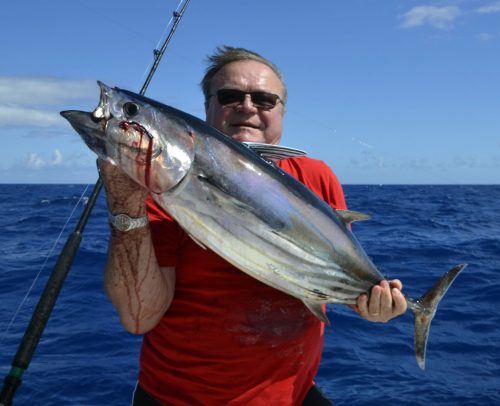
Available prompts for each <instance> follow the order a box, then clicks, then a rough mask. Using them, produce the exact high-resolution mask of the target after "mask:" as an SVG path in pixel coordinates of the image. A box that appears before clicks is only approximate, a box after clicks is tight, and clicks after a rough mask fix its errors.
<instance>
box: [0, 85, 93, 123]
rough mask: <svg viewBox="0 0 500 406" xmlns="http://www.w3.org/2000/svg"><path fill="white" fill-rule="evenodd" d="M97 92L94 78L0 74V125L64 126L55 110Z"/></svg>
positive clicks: (87, 98) (62, 120)
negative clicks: (79, 78)
mask: <svg viewBox="0 0 500 406" xmlns="http://www.w3.org/2000/svg"><path fill="white" fill-rule="evenodd" d="M97 95H98V88H97V86H96V83H95V81H94V80H67V79H56V78H34V77H16V76H12V77H7V76H0V127H38V128H49V127H51V128H54V127H58V128H68V124H67V122H66V120H64V119H63V118H62V117H60V115H59V111H60V110H62V109H64V108H66V107H67V104H68V102H71V103H72V104H75V102H76V101H81V100H91V99H92V100H94V99H97ZM41 106H43V107H41Z"/></svg>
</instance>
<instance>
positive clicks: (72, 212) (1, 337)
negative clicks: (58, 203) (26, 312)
mask: <svg viewBox="0 0 500 406" xmlns="http://www.w3.org/2000/svg"><path fill="white" fill-rule="evenodd" d="M89 187H90V184H87V186H86V187H85V189H84V191H83V192H82V193H81V195H80V198H79V199H78V201H77V202H76V203H75V205H74V206H73V210H72V211H71V213H70V215H69V216H68V218H67V220H66V223H65V224H64V225H63V227H62V229H61V231H60V232H59V235H58V236H57V238H56V240H55V241H54V244H52V247H51V248H50V250H49V251H48V252H47V254H46V255H45V259H44V261H43V263H42V265H40V269H39V270H38V272H37V274H36V275H35V278H34V279H33V282H32V283H31V286H30V287H29V288H28V291H27V292H26V294H25V295H24V297H23V299H22V300H21V303H20V304H19V306H18V307H17V309H16V310H15V312H14V315H13V316H12V318H11V320H10V322H9V323H8V324H7V327H6V329H5V331H4V332H3V333H2V335H1V336H0V344H2V343H3V340H4V339H5V337H6V336H7V334H8V333H9V330H10V328H11V327H12V325H13V324H14V322H15V320H16V318H17V316H18V314H19V312H20V311H21V309H22V308H23V307H24V304H25V303H26V301H27V300H28V297H29V296H30V294H31V291H32V290H33V288H34V287H35V285H36V283H37V281H38V279H39V278H40V275H41V273H42V272H43V270H44V269H45V266H46V265H47V262H48V260H49V258H50V256H51V255H52V253H53V252H54V250H55V248H56V246H57V245H58V244H59V241H60V240H61V237H62V235H63V234H64V232H65V230H66V227H67V226H68V224H69V222H70V221H71V219H72V218H73V216H74V214H75V212H76V209H77V207H78V206H79V205H80V202H81V201H82V200H83V198H84V197H85V194H86V193H87V190H88V189H89ZM83 204H86V202H84V203H83Z"/></svg>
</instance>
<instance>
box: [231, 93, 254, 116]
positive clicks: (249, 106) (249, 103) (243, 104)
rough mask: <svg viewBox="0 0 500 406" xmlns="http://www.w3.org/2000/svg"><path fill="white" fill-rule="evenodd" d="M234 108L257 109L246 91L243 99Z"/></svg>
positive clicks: (241, 109) (243, 109) (250, 110)
mask: <svg viewBox="0 0 500 406" xmlns="http://www.w3.org/2000/svg"><path fill="white" fill-rule="evenodd" d="M236 109H237V110H239V111H244V112H247V111H248V112H253V111H257V108H256V107H255V106H254V105H253V102H252V97H251V95H250V94H248V93H247V94H246V95H245V98H244V99H243V101H242V102H241V103H239V104H238V105H237V106H236Z"/></svg>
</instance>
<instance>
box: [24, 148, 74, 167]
mask: <svg viewBox="0 0 500 406" xmlns="http://www.w3.org/2000/svg"><path fill="white" fill-rule="evenodd" d="M66 164H67V162H66V161H65V160H64V157H63V154H62V152H61V151H60V150H58V149H55V150H54V152H52V156H51V157H50V158H44V157H43V156H42V155H40V154H38V153H36V152H31V153H29V154H27V155H25V156H24V157H23V158H22V166H24V167H26V168H28V169H33V170H41V169H46V168H49V167H55V166H65V165H66Z"/></svg>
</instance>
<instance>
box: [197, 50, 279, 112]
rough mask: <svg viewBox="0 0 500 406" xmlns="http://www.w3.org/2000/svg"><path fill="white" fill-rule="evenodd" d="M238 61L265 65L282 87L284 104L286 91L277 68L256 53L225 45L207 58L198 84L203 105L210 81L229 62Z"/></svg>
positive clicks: (206, 100)
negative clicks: (202, 97)
mask: <svg viewBox="0 0 500 406" xmlns="http://www.w3.org/2000/svg"><path fill="white" fill-rule="evenodd" d="M238 61H257V62H260V63H263V64H264V65H267V66H268V67H269V68H271V69H272V71H273V72H274V73H275V74H276V76H278V78H279V80H280V81H281V84H282V85H283V104H285V103H286V99H287V90H286V86H285V81H284V80H283V75H282V74H281V72H280V70H279V69H278V67H277V66H276V65H275V64H274V63H272V62H271V61H270V60H268V59H266V58H264V57H263V56H261V55H259V54H258V53H256V52H252V51H249V50H248V49H245V48H235V47H230V46H227V45H223V46H221V47H217V48H216V49H215V52H214V53H213V54H212V55H209V56H208V57H207V69H206V71H205V76H203V79H202V81H201V83H200V86H201V88H202V90H203V95H204V96H205V103H207V102H208V99H209V98H210V87H211V85H212V79H213V78H214V76H215V75H216V74H217V72H219V71H220V70H221V69H222V68H223V67H224V66H225V65H227V64H228V63H231V62H238Z"/></svg>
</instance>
